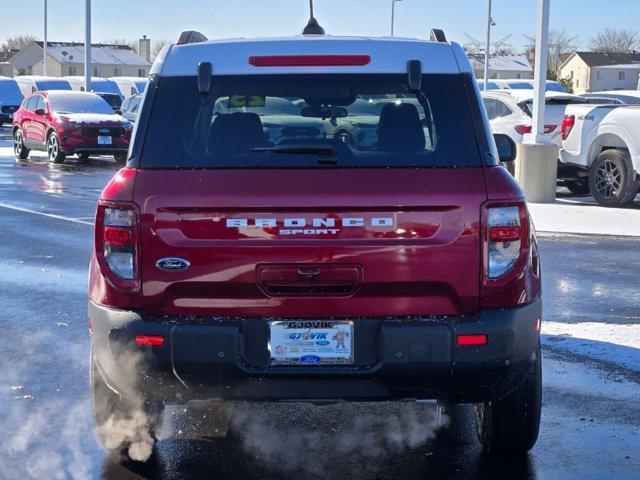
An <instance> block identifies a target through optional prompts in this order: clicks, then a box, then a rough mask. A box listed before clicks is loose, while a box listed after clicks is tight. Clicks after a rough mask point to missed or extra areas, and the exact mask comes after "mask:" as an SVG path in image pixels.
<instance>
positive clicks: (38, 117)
mask: <svg viewBox="0 0 640 480" xmlns="http://www.w3.org/2000/svg"><path fill="white" fill-rule="evenodd" d="M132 129H133V127H132V125H131V123H130V122H128V121H127V120H125V119H124V118H122V117H121V116H120V115H116V114H114V112H113V109H112V108H111V106H109V104H108V103H107V102H106V101H105V100H104V99H102V98H101V97H99V96H98V95H96V94H95V93H89V92H71V91H62V90H61V91H48V92H36V93H34V94H32V95H30V96H28V97H26V98H25V99H24V101H23V102H22V105H21V106H20V109H19V110H18V111H17V112H16V113H15V114H14V118H13V145H14V152H15V155H16V158H18V159H21V160H24V159H26V158H27V157H28V156H29V152H30V151H31V150H40V151H46V152H47V154H48V156H49V161H51V162H53V163H62V162H64V160H65V158H66V157H67V155H73V154H77V155H78V156H79V157H80V158H81V159H83V160H84V159H86V158H88V157H89V155H92V154H93V155H113V156H114V158H115V160H116V162H118V163H124V162H125V161H126V159H127V150H128V149H129V141H130V140H131V131H132Z"/></svg>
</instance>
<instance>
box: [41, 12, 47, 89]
mask: <svg viewBox="0 0 640 480" xmlns="http://www.w3.org/2000/svg"><path fill="white" fill-rule="evenodd" d="M43 50H44V56H43V57H42V73H43V75H44V76H45V77H46V76H47V0H44V45H43Z"/></svg>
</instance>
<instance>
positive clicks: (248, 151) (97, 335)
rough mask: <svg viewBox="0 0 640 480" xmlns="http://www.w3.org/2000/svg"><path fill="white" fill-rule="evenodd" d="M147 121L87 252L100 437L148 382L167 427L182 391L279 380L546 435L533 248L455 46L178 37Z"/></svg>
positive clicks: (482, 426)
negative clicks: (469, 415) (462, 412)
mask: <svg viewBox="0 0 640 480" xmlns="http://www.w3.org/2000/svg"><path fill="white" fill-rule="evenodd" d="M366 102H369V103H371V104H372V105H373V106H374V107H375V108H373V107H372V108H371V109H368V110H367V109H363V108H362V107H363V104H364V103H366ZM354 105H356V108H355V109H354V108H352V106H354ZM283 106H284V107H286V108H284V107H283ZM132 142H133V144H132V147H131V150H130V152H129V153H130V155H129V159H128V161H127V167H126V168H124V169H123V170H121V171H120V172H119V173H118V174H117V175H116V176H115V177H114V178H113V179H112V180H111V181H110V183H109V184H108V185H107V187H106V188H105V190H104V191H103V193H102V195H101V197H100V201H99V204H98V210H97V215H96V224H95V225H96V227H95V249H94V253H93V258H92V260H91V266H90V284H89V300H90V301H89V322H90V330H91V343H92V356H91V373H92V391H93V399H94V414H95V415H94V416H95V420H96V424H97V432H98V436H99V437H100V439H101V441H102V442H103V445H104V446H105V448H108V449H114V448H124V447H126V443H127V441H128V440H126V439H125V440H123V441H122V442H121V443H120V444H119V445H114V444H113V442H109V438H106V436H105V435H104V434H103V433H101V425H103V424H104V423H105V422H108V421H109V419H111V418H113V417H116V418H124V419H126V418H127V417H128V416H131V415H132V414H133V412H134V409H135V408H137V407H135V405H142V406H143V407H144V408H143V411H144V412H146V414H147V415H148V417H147V420H146V427H145V428H148V431H149V434H150V436H152V434H153V431H154V430H155V429H156V428H157V427H158V425H159V422H160V420H161V418H162V412H163V406H164V405H165V404H170V403H171V404H175V403H178V404H186V403H188V402H190V401H210V402H212V403H213V402H225V401H236V400H240V401H273V400H283V399H287V400H299V401H304V400H309V401H334V400H347V401H348V400H351V401H389V400H408V399H409V400H411V399H413V400H425V399H435V400H437V401H439V402H441V403H442V404H444V405H454V404H460V403H467V404H474V407H475V409H476V412H477V415H476V419H477V422H476V423H477V432H478V436H479V438H480V441H481V442H482V445H483V448H484V449H485V451H487V452H491V453H493V454H496V453H497V454H513V453H523V452H526V451H527V450H529V449H530V448H531V447H532V446H533V444H534V443H535V441H536V439H537V435H538V426H539V422H540V402H541V363H540V362H541V359H540V339H539V332H540V321H541V300H540V263H539V257H538V247H537V243H536V238H535V232H534V229H533V225H532V222H531V219H530V217H529V214H528V211H527V204H526V202H525V199H524V197H523V194H522V192H521V190H520V189H519V188H518V186H517V184H516V183H515V182H514V180H513V179H512V177H511V176H510V175H509V173H508V172H507V171H506V170H505V169H504V168H503V167H501V166H500V160H503V161H507V160H508V161H510V160H513V157H514V151H513V150H514V146H513V144H512V143H511V142H510V141H509V139H508V138H507V137H505V136H496V138H495V141H494V138H493V137H492V135H491V132H490V129H489V123H488V121H487V117H486V113H485V111H484V107H483V104H482V101H481V98H480V95H479V91H478V88H477V85H476V82H475V80H474V78H473V73H472V69H471V66H470V64H469V61H468V60H467V58H466V56H465V55H464V53H463V51H462V49H461V48H460V47H459V46H458V45H456V44H450V43H446V42H427V41H420V40H398V39H364V38H346V37H324V36H313V37H304V38H303V37H293V38H280V39H268V40H233V41H220V42H213V41H212V42H209V41H205V42H200V43H193V44H188V43H187V44H178V45H173V46H170V47H167V48H165V50H163V52H162V53H161V54H160V55H159V58H158V59H157V60H156V63H155V64H154V67H153V70H152V76H151V80H150V83H149V86H148V88H147V90H146V93H145V98H144V100H143V104H142V108H141V113H140V117H139V120H138V122H137V124H136V130H135V133H134V138H133V141H132Z"/></svg>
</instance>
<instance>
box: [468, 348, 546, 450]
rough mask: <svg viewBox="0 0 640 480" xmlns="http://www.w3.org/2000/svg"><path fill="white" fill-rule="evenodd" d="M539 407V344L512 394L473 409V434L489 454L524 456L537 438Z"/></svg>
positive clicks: (540, 399) (540, 369) (540, 388)
mask: <svg viewBox="0 0 640 480" xmlns="http://www.w3.org/2000/svg"><path fill="white" fill-rule="evenodd" d="M541 406H542V359H541V357H540V345H538V349H537V352H536V361H535V364H534V366H533V368H532V369H531V371H530V373H529V375H528V376H527V378H526V379H524V380H523V381H522V383H521V384H520V385H519V386H518V387H517V388H516V389H515V390H513V391H512V392H510V393H509V394H507V395H506V396H504V397H502V398H501V399H499V400H497V401H494V402H485V403H484V404H481V405H479V406H477V407H476V433H477V435H478V439H479V440H480V443H481V444H482V448H483V449H484V451H485V452H486V453H488V454H491V455H523V454H525V453H526V452H528V451H529V450H530V449H531V448H532V447H533V445H534V444H535V443H536V440H537V439H538V431H539V429H540V412H541Z"/></svg>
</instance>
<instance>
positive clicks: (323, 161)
mask: <svg viewBox="0 0 640 480" xmlns="http://www.w3.org/2000/svg"><path fill="white" fill-rule="evenodd" d="M251 151H252V152H274V153H284V154H292V155H296V154H298V155H305V154H307V155H308V154H310V155H313V154H315V155H318V163H319V164H320V165H337V164H338V161H337V160H336V157H335V155H334V154H333V148H332V147H319V146H312V145H280V146H275V147H255V148H252V149H251Z"/></svg>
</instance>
